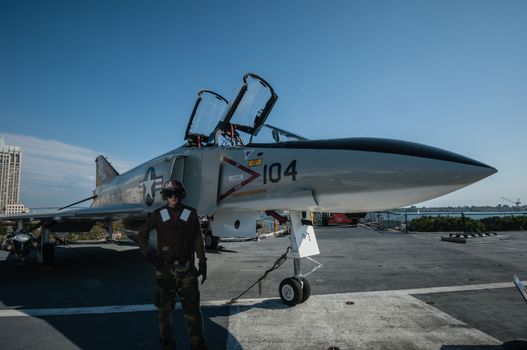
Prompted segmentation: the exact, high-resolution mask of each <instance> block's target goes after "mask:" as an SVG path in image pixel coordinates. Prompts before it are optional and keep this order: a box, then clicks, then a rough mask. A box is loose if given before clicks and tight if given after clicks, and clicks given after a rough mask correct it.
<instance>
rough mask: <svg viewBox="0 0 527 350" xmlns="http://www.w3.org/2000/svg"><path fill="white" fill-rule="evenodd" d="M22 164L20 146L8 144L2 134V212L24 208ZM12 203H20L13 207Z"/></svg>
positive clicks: (0, 200) (0, 166) (0, 153)
mask: <svg viewBox="0 0 527 350" xmlns="http://www.w3.org/2000/svg"><path fill="white" fill-rule="evenodd" d="M21 165H22V152H21V150H20V147H18V146H10V145H6V143H5V139H4V137H3V136H0V212H1V213H6V210H7V206H8V205H10V207H9V210H10V211H12V210H14V209H17V208H18V209H20V208H22V210H23V205H22V207H20V205H21V204H19V201H20V168H21ZM11 205H19V206H15V207H12V206H11Z"/></svg>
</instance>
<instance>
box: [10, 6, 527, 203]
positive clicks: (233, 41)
mask: <svg viewBox="0 0 527 350" xmlns="http://www.w3.org/2000/svg"><path fill="white" fill-rule="evenodd" d="M526 37H527V1H523V0H519V1H498V0H496V1H486V0H474V1H472V0H462V1H459V0H454V1H449V0H444V1H426V0H418V1H380V0H366V1H308V0H305V1H274V0H268V1H265V2H264V1H259V2H256V1H229V0H226V1H221V2H220V1H199V0H198V1H137V0H133V1H111V0H104V1H99V0H94V1H71V0H68V1H47V0H35V1H30V0H27V1H18V0H16V1H11V0H3V1H1V2H0V135H4V136H5V138H6V142H7V143H8V144H14V145H18V146H21V147H22V152H23V170H22V188H21V201H22V203H24V204H25V205H26V206H27V207H51V206H61V205H65V204H69V203H71V202H74V201H76V200H79V199H82V198H86V197H88V196H90V195H91V191H92V190H93V189H94V187H95V180H94V177H95V163H94V160H95V157H96V156H97V155H99V154H103V155H105V156H107V157H108V159H109V160H110V161H111V162H112V164H113V165H114V166H115V167H116V169H117V170H118V171H120V172H124V171H126V170H128V169H130V168H132V167H133V166H135V165H139V164H141V163H143V162H144V161H146V160H148V159H150V158H152V157H154V156H157V155H159V154H162V153H165V152H167V151H169V150H171V149H174V148H177V147H178V146H180V145H181V144H182V143H183V136H184V132H185V128H186V125H187V122H188V117H189V115H190V113H191V111H192V107H193V105H194V102H195V99H196V94H197V92H198V91H199V90H200V89H204V88H208V89H212V90H214V91H216V92H218V93H220V94H222V95H223V96H225V97H226V98H227V99H230V98H231V97H233V95H234V94H235V92H236V91H237V89H238V87H239V86H240V84H241V80H242V76H243V74H244V73H246V72H255V73H257V74H259V75H260V76H262V77H264V78H265V79H266V80H267V81H268V82H269V83H270V84H271V85H272V86H273V87H274V89H275V91H276V92H277V94H278V96H279V97H278V101H277V103H276V105H275V107H274V109H273V111H272V113H271V115H270V116H269V118H268V122H269V123H270V124H273V125H275V126H278V127H280V128H283V129H286V130H290V131H293V132H295V133H297V134H300V135H303V136H305V137H307V138H310V139H326V138H342V137H383V138H392V139H401V140H407V141H413V142H419V143H424V144H427V145H431V146H435V147H439V148H442V149H446V150H449V151H453V152H456V153H459V154H462V155H464V156H468V157H470V158H474V159H476V160H478V161H481V162H483V163H486V164H489V165H491V166H493V167H495V168H497V169H498V173H497V174H495V175H493V176H491V177H489V178H487V179H485V180H483V181H481V182H479V183H476V184H474V185H471V186H469V187H467V188H465V189H462V190H459V191H457V192H455V193H452V194H449V195H446V196H443V197H440V198H438V199H435V200H432V201H428V202H425V203H424V204H423V205H425V206H442V205H450V206H457V205H497V204H511V203H508V202H506V201H504V200H503V199H502V198H501V197H507V198H510V199H513V200H516V199H518V198H520V199H522V200H524V201H526V202H527V186H526V185H525V174H526V173H527V161H526V159H527V157H526V150H527V137H526V132H527V41H526V39H525V38H526Z"/></svg>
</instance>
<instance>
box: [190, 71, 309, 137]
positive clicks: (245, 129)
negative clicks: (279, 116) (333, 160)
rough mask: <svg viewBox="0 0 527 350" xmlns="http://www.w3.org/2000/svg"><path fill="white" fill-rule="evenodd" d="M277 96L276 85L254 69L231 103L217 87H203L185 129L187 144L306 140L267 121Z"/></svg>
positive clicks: (248, 74)
mask: <svg viewBox="0 0 527 350" xmlns="http://www.w3.org/2000/svg"><path fill="white" fill-rule="evenodd" d="M277 99H278V96H277V95H276V93H275V92H274V90H273V88H272V86H271V85H270V84H269V83H268V82H267V81H265V80H264V79H262V78H261V77H259V76H258V75H256V74H253V73H247V74H245V76H244V77H243V84H242V86H241V87H240V89H239V91H238V93H237V95H236V97H235V98H234V100H233V101H232V102H230V103H229V101H228V100H227V99H226V98H224V97H223V96H221V95H220V94H218V93H216V92H214V91H211V90H201V91H200V92H199V93H198V98H197V100H196V103H195V104H194V108H193V110H192V114H191V116H190V119H189V123H188V125H187V129H186V131H185V140H186V141H187V144H186V146H187V147H211V146H221V147H237V146H245V145H247V144H250V143H253V142H259V143H269V142H283V141H290V140H295V141H298V140H306V139H305V138H304V137H302V136H298V135H296V134H293V133H291V132H288V131H286V130H283V129H280V128H277V127H274V126H272V125H269V124H264V123H265V121H266V119H267V117H268V116H269V113H270V112H271V110H272V109H273V106H274V104H275V102H276V100H277ZM257 136H258V138H256V137H257Z"/></svg>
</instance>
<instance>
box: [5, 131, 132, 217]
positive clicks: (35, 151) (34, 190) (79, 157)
mask: <svg viewBox="0 0 527 350" xmlns="http://www.w3.org/2000/svg"><path fill="white" fill-rule="evenodd" d="M3 135H4V136H5V141H6V144H8V145H15V146H20V148H21V150H22V178H21V190H20V201H21V202H22V203H23V204H24V205H25V206H26V207H30V208H35V207H56V206H63V205H67V204H69V203H73V202H76V201H78V200H80V199H83V198H87V197H89V196H91V193H92V191H93V190H94V189H95V158H96V157H97V156H99V155H100V153H99V152H97V151H95V150H92V149H89V148H83V147H78V146H74V145H70V144H67V143H64V142H60V141H56V140H47V139H41V138H37V137H33V136H27V135H17V134H3ZM112 163H113V165H114V167H115V168H116V169H117V170H118V171H120V172H123V171H125V170H128V169H129V168H130V167H131V166H130V164H129V163H127V162H125V161H119V160H116V161H114V162H112Z"/></svg>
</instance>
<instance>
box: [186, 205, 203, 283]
mask: <svg viewBox="0 0 527 350" xmlns="http://www.w3.org/2000/svg"><path fill="white" fill-rule="evenodd" d="M190 220H191V221H190V223H191V224H192V234H193V235H194V250H195V251H196V256H197V257H198V266H199V270H198V276H200V275H201V284H203V283H204V282H205V280H206V279H207V258H206V257H205V244H204V243H203V236H202V234H201V227H200V224H199V218H198V214H196V211H195V210H193V211H192V214H191V215H190Z"/></svg>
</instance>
